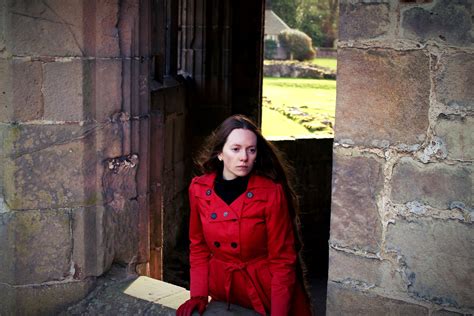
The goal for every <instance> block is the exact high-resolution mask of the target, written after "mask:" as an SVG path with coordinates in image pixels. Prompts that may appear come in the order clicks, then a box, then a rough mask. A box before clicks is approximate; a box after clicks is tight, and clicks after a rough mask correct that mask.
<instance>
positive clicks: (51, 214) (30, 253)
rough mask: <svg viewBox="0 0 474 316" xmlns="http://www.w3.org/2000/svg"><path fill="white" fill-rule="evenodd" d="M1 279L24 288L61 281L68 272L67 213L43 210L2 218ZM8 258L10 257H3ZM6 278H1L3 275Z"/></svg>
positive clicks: (11, 214)
mask: <svg viewBox="0 0 474 316" xmlns="http://www.w3.org/2000/svg"><path fill="white" fill-rule="evenodd" d="M0 225H1V226H0V234H1V235H2V237H6V238H5V239H4V240H3V241H2V246H1V247H0V254H1V259H0V261H2V264H4V263H6V264H5V265H2V270H3V268H6V269H5V270H6V271H5V270H3V271H2V272H1V273H0V277H2V279H6V280H5V281H6V282H9V284H15V285H25V284H31V283H36V284H39V283H44V282H48V281H59V280H63V279H65V278H66V277H68V275H69V274H70V268H71V261H70V260H71V251H72V243H71V231H70V218H69V212H68V211H65V210H60V211H57V210H43V211H26V212H13V213H10V214H8V213H7V214H4V215H2V222H1V223H0ZM6 256H10V257H6ZM5 272H6V274H8V275H4V273H5Z"/></svg>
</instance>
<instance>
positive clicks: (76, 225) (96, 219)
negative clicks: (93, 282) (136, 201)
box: [72, 206, 114, 280]
mask: <svg viewBox="0 0 474 316" xmlns="http://www.w3.org/2000/svg"><path fill="white" fill-rule="evenodd" d="M106 215H107V214H106V211H105V209H104V207H102V206H91V207H87V208H80V209H74V210H72V221H73V226H72V234H73V245H74V247H73V254H72V261H73V263H74V275H73V277H74V279H76V280H82V279H84V278H87V277H90V276H99V275H101V274H102V273H104V272H105V271H106V270H107V269H108V268H109V267H110V265H111V264H112V261H113V258H114V253H113V251H114V248H113V245H111V244H110V243H109V244H108V243H107V240H109V238H107V235H106V234H107V233H108V232H110V229H111V228H110V227H107V226H106V224H110V223H106V220H105V217H106Z"/></svg>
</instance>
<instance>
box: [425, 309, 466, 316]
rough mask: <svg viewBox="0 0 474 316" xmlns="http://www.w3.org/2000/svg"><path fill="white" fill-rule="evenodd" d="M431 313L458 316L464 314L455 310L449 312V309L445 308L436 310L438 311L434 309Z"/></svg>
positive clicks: (437, 315)
mask: <svg viewBox="0 0 474 316" xmlns="http://www.w3.org/2000/svg"><path fill="white" fill-rule="evenodd" d="M431 315H433V316H456V315H458V316H460V315H464V313H456V312H450V311H447V310H444V309H442V310H438V311H434V312H433V313H431Z"/></svg>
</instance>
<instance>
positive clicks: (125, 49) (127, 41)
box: [118, 0, 140, 57]
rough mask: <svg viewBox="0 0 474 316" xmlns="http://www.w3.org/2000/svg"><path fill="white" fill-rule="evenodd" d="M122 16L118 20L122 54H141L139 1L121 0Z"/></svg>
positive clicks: (128, 55) (129, 55)
mask: <svg viewBox="0 0 474 316" xmlns="http://www.w3.org/2000/svg"><path fill="white" fill-rule="evenodd" d="M119 14H120V18H119V21H118V29H119V38H120V40H119V45H120V54H121V56H126V57H131V56H139V54H140V53H139V52H138V47H139V46H138V45H137V44H136V43H137V40H138V39H137V38H136V37H137V31H136V27H137V25H136V23H137V19H138V16H139V3H138V2H136V1H134V0H126V1H121V2H120V12H119Z"/></svg>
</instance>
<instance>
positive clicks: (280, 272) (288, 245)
mask: <svg viewBox="0 0 474 316" xmlns="http://www.w3.org/2000/svg"><path fill="white" fill-rule="evenodd" d="M274 194H275V195H274V196H272V195H271V196H270V205H269V207H268V208H267V210H266V212H267V214H266V221H267V243H268V245H267V247H268V255H269V262H270V272H271V274H272V282H271V314H272V316H276V315H278V316H279V315H288V313H289V309H290V303H291V298H292V296H293V288H294V285H295V282H296V272H295V265H296V256H297V255H296V251H295V239H294V238H295V237H294V234H293V225H292V222H291V218H290V215H289V213H288V204H287V199H286V197H285V193H284V191H283V188H282V186H281V185H280V184H278V185H277V188H276V190H275V193H274Z"/></svg>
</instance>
